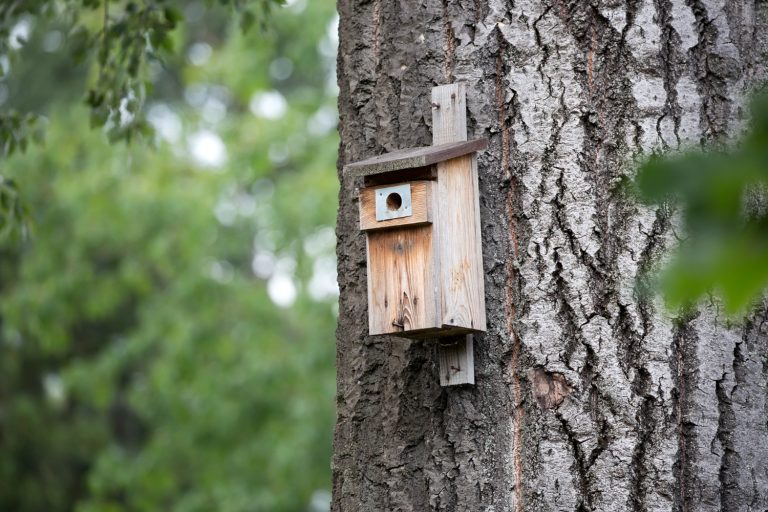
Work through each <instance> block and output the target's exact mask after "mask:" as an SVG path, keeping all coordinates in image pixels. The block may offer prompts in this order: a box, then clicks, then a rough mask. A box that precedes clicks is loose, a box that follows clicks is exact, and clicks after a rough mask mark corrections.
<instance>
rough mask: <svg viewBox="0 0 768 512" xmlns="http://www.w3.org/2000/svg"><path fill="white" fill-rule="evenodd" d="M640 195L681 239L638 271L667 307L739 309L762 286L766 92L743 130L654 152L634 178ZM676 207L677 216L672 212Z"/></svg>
mask: <svg viewBox="0 0 768 512" xmlns="http://www.w3.org/2000/svg"><path fill="white" fill-rule="evenodd" d="M634 187H635V190H636V192H637V194H638V196H639V198H640V199H641V200H642V201H643V202H645V203H647V204H655V205H658V206H661V207H662V208H661V209H660V210H659V212H660V215H661V216H662V217H663V218H665V219H666V220H665V223H666V224H667V225H669V224H670V223H672V222H675V223H677V226H676V227H677V228H678V229H676V232H677V236H678V238H679V239H680V244H679V246H678V247H676V248H675V249H674V250H673V252H672V253H671V255H670V256H669V258H668V259H667V261H665V262H664V264H663V265H661V266H660V268H654V269H651V272H650V273H649V274H648V275H646V276H645V278H644V279H645V281H644V288H645V289H646V290H657V289H658V290H661V291H662V292H663V294H664V297H665V300H666V303H667V306H668V307H669V308H670V309H677V308H680V307H691V306H695V303H696V302H697V301H698V300H700V299H701V298H702V297H705V296H709V295H714V296H717V297H718V298H719V299H721V300H722V304H723V306H724V309H725V311H726V313H728V314H730V315H737V314H743V313H744V312H745V311H746V310H747V309H748V308H749V307H751V306H752V305H754V303H755V302H756V301H758V300H759V299H760V298H761V297H762V295H763V293H764V290H765V289H766V287H768V195H767V194H768V92H765V91H763V92H759V93H757V94H756V95H755V97H754V98H753V100H752V106H751V115H750V122H749V124H748V127H747V129H746V131H745V133H744V135H743V136H742V137H741V138H740V139H737V140H734V141H732V142H731V143H728V144H724V145H723V146H722V147H711V148H707V149H705V150H698V151H693V150H692V151H689V152H686V153H681V154H674V155H667V156H660V155H657V156H655V157H653V158H651V159H650V160H648V161H647V162H646V163H644V164H643V165H642V166H641V168H640V170H639V172H638V175H637V178H636V181H635V183H634ZM676 211H679V213H680V215H679V216H678V217H677V218H676V217H675V216H674V213H675V212H676Z"/></svg>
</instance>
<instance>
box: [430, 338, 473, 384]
mask: <svg viewBox="0 0 768 512" xmlns="http://www.w3.org/2000/svg"><path fill="white" fill-rule="evenodd" d="M437 357H438V359H439V363H440V385H441V386H456V385H460V384H474V383H475V354H474V338H473V336H472V335H471V334H464V335H461V336H456V337H453V338H443V339H441V340H440V343H439V345H438V351H437Z"/></svg>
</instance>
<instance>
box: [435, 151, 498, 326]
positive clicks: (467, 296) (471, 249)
mask: <svg viewBox="0 0 768 512" xmlns="http://www.w3.org/2000/svg"><path fill="white" fill-rule="evenodd" d="M437 174H438V177H437V197H439V198H440V200H439V201H437V205H438V213H437V215H438V217H439V219H440V220H439V222H437V223H436V226H437V240H438V246H437V254H438V257H439V258H440V289H441V308H440V310H441V325H444V326H451V327H454V326H459V327H464V328H468V329H473V330H479V331H484V330H485V328H486V325H485V323H486V322H485V295H484V285H483V255H482V248H481V242H480V226H479V218H480V208H479V204H478V199H477V197H478V191H477V165H476V164H475V161H474V157H473V156H471V155H466V156H462V157H459V158H454V159H452V160H448V161H446V162H441V163H439V164H438V166H437Z"/></svg>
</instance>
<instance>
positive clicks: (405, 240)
mask: <svg viewBox="0 0 768 512" xmlns="http://www.w3.org/2000/svg"><path fill="white" fill-rule="evenodd" d="M367 238H368V269H369V272H368V308H369V314H368V321H369V334H371V335H376V334H387V333H404V332H406V333H407V331H417V330H421V329H429V328H434V327H437V326H439V321H440V320H439V307H440V303H439V299H438V295H437V294H436V293H435V286H436V276H435V274H436V269H437V265H438V264H439V263H438V261H437V259H436V258H435V255H434V248H433V236H432V226H429V225H428V226H420V227H410V226H409V227H407V228H404V229H395V230H391V229H390V230H384V231H371V232H368V234H367ZM371 269H373V270H371Z"/></svg>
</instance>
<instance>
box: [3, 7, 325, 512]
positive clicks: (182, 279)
mask: <svg viewBox="0 0 768 512" xmlns="http://www.w3.org/2000/svg"><path fill="white" fill-rule="evenodd" d="M110 5H112V4H110ZM167 5H175V6H176V8H178V9H179V13H180V14H181V15H183V16H184V19H185V23H184V24H181V25H179V26H178V27H177V29H175V30H173V32H172V34H171V38H172V43H173V48H174V51H173V52H172V53H169V54H168V55H167V56H166V57H165V58H164V61H163V63H162V65H159V66H155V65H152V64H150V68H149V72H148V79H149V80H150V81H151V87H149V88H147V89H146V96H145V99H144V101H145V103H144V108H143V109H142V113H143V114H144V115H145V119H146V122H147V123H149V124H150V125H152V127H153V128H154V133H153V134H152V135H151V138H148V142H149V143H148V144H133V145H125V144H117V145H114V144H112V145H110V143H109V141H108V137H107V133H106V131H105V130H103V129H99V130H89V129H88V128H87V126H88V120H89V117H90V116H91V113H92V111H93V110H92V108H91V107H92V106H84V105H83V104H82V102H81V101H80V100H79V98H80V96H79V94H75V95H74V96H73V95H71V94H69V93H66V94H65V93H64V92H63V90H64V89H69V90H71V91H81V90H82V88H81V87H80V86H79V84H80V83H81V82H79V81H78V80H79V79H81V78H82V76H80V75H82V72H83V68H81V67H69V66H62V65H61V61H62V60H63V59H66V58H68V57H66V55H65V54H60V53H57V51H58V50H57V51H56V52H54V51H50V52H49V50H47V49H46V48H49V47H51V45H49V44H48V43H49V42H50V40H51V39H56V37H58V36H56V34H57V33H62V27H61V25H60V24H59V23H51V24H48V25H46V24H44V23H36V24H35V25H34V27H33V29H32V30H31V31H30V32H29V34H28V43H27V45H26V46H25V49H24V51H25V52H29V54H28V55H29V58H25V59H19V60H18V61H17V62H16V64H15V68H14V75H12V76H11V75H9V76H8V77H7V78H6V79H5V81H2V80H0V84H2V85H5V86H7V87H8V88H9V90H12V91H14V93H12V94H11V95H10V96H9V98H8V99H7V101H6V103H4V104H3V105H2V108H8V109H10V108H11V107H13V108H15V109H16V110H17V111H23V110H25V108H24V107H25V106H29V105H32V106H34V105H42V104H43V103H42V102H45V103H44V107H45V110H44V112H45V114H44V115H45V116H46V117H47V118H48V119H49V121H48V127H47V135H46V140H45V144H44V145H43V146H32V147H30V148H29V149H28V150H27V152H26V154H23V155H22V154H19V153H18V152H17V153H15V154H14V155H13V156H11V157H9V158H7V159H6V160H5V162H4V167H3V171H2V172H3V174H4V176H5V177H6V178H5V180H4V181H3V182H2V183H0V186H2V185H3V184H6V185H7V186H8V188H7V195H8V197H9V200H12V201H13V202H12V203H8V204H9V205H17V206H18V205H26V206H27V207H28V210H29V213H28V222H27V226H28V227H29V228H31V229H32V230H33V236H29V237H6V238H4V239H2V240H0V296H1V297H2V298H3V300H2V301H0V482H1V483H0V510H13V511H15V512H27V511H29V512H32V511H35V512H36V511H38V510H78V511H99V512H101V511H125V512H128V511H131V512H133V511H156V510H169V511H178V512H186V511H210V510H216V511H223V512H239V511H253V510H257V511H260V510H265V511H267V510H268V511H272V510H277V511H281V510H286V511H292V510H296V511H305V510H316V509H314V508H311V507H310V503H312V502H319V503H323V502H325V503H327V501H328V500H327V496H328V495H327V492H328V489H329V487H330V454H331V429H332V424H333V397H334V369H333V362H334V361H333V360H334V341H333V329H334V326H335V316H334V307H335V302H336V295H335V289H334V286H333V285H334V283H335V259H334V247H333V245H334V240H335V238H334V235H333V228H332V225H333V220H334V216H335V209H336V197H337V193H338V184H337V181H336V177H335V171H334V169H335V159H336V148H337V146H338V138H337V135H336V132H335V129H334V128H335V110H334V103H335V98H334V94H335V91H334V90H333V88H332V87H331V86H329V77H331V76H332V75H333V59H332V57H328V56H327V55H325V54H323V53H322V52H321V51H320V49H319V47H320V45H321V44H325V45H326V46H328V45H330V44H332V33H331V32H332V31H329V27H330V26H331V20H332V19H333V16H334V5H333V2H330V1H328V2H314V1H312V2H304V3H302V2H293V3H292V5H291V6H288V7H285V8H280V9H274V10H273V13H272V17H271V18H270V28H269V31H268V33H263V34H262V33H257V32H256V31H251V32H249V33H243V32H242V31H241V30H240V29H239V27H238V25H239V23H240V19H239V18H237V17H235V18H233V17H232V16H231V13H232V10H231V9H232V8H233V7H236V6H234V4H232V3H230V4H227V5H223V2H212V3H211V4H210V5H208V4H206V3H204V2H202V1H198V2H195V1H190V2H174V3H171V2H167ZM243 5H244V4H243ZM249 5H255V4H253V3H251V4H249ZM211 6H213V7H211ZM94 12H97V11H94ZM87 14H88V13H87V12H86V15H87ZM163 16H165V14H163ZM257 23H258V22H257ZM54 36H56V37H54ZM68 44H71V41H68V40H67V39H66V38H64V40H63V41H62V42H61V45H60V46H59V48H66V47H67V45H68ZM62 51H64V50H62ZM65 53H66V52H65ZM21 77H24V81H26V83H28V84H33V85H34V87H33V86H32V85H29V86H27V87H24V85H23V84H20V83H18V82H17V80H19V79H20V78H21ZM70 86H71V87H70ZM25 93H27V94H25ZM57 95H59V96H57ZM54 97H57V99H56V100H55V101H53V100H51V99H50V98H54ZM73 98H75V99H73ZM41 99H42V100H41ZM38 114H41V115H42V112H38ZM14 184H18V190H17V187H16V186H15V185H14ZM14 207H16V206H14ZM7 482H10V483H11V485H3V484H5V483H7ZM318 510H321V509H318Z"/></svg>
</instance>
